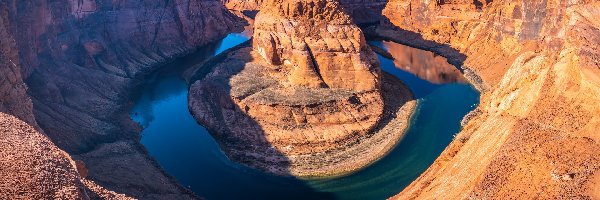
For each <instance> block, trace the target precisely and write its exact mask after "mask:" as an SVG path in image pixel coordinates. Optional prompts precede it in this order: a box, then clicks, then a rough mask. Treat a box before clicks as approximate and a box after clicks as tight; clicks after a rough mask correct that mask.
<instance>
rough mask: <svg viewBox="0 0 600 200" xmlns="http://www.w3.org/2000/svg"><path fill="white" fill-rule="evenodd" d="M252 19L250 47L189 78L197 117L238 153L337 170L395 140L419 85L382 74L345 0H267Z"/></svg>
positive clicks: (279, 170)
mask: <svg viewBox="0 0 600 200" xmlns="http://www.w3.org/2000/svg"><path fill="white" fill-rule="evenodd" d="M254 24H255V29H254V37H253V41H252V47H250V46H245V47H241V48H239V49H236V50H232V51H231V52H227V53H225V54H224V55H221V56H219V58H216V59H214V60H213V61H211V62H209V63H208V64H206V65H205V66H204V67H205V68H207V69H209V70H204V71H208V73H205V74H201V75H199V76H202V78H201V79H200V80H197V81H195V82H194V83H193V84H192V86H191V87H190V109H191V110H192V113H193V115H194V117H195V118H196V119H197V120H198V121H200V122H201V123H202V124H204V125H206V127H208V128H209V129H212V130H213V131H211V134H213V135H214V136H215V138H216V139H217V141H219V142H220V143H221V146H222V148H223V149H224V151H225V152H226V153H227V154H228V156H229V157H230V158H231V159H232V160H235V161H238V162H240V163H243V164H246V165H249V166H251V167H255V168H258V169H262V170H264V171H268V172H271V173H275V174H280V175H295V176H322V175H338V174H343V173H348V172H351V171H353V170H356V169H359V168H362V167H364V166H366V165H368V164H369V163H370V162H372V161H374V160H376V159H378V158H379V156H381V155H383V154H385V153H386V152H387V151H388V150H389V149H390V148H391V147H393V145H394V144H395V142H396V141H397V139H398V137H400V136H401V135H402V134H403V131H402V130H403V129H404V128H405V127H406V125H407V121H408V118H409V117H410V114H411V111H412V109H413V108H414V105H415V104H414V101H411V100H412V95H411V94H410V91H408V89H407V88H406V87H405V86H404V85H403V84H402V83H400V82H399V81H397V80H396V79H395V78H394V77H392V76H386V77H385V78H383V79H382V74H381V71H380V68H379V62H378V60H377V59H376V57H375V54H374V53H373V52H372V51H371V49H370V47H369V46H368V45H367V44H366V40H365V38H364V36H363V34H362V31H361V30H360V29H359V28H358V27H357V26H356V25H355V24H354V23H352V21H351V20H350V17H349V16H348V15H347V14H346V13H345V12H344V11H343V9H342V8H341V7H340V5H339V2H337V1H331V0H270V1H268V2H265V3H263V4H262V8H261V11H260V12H259V13H258V15H257V17H256V21H255V22H254ZM248 45H249V44H248ZM382 93H384V94H383V95H382ZM391 96H396V98H390V97H391ZM215 99H218V100H217V101H215ZM384 109H385V110H387V111H388V112H386V113H384V112H383V111H384ZM394 116H398V117H396V118H395V117H394ZM393 130H400V131H395V132H394V131H393Z"/></svg>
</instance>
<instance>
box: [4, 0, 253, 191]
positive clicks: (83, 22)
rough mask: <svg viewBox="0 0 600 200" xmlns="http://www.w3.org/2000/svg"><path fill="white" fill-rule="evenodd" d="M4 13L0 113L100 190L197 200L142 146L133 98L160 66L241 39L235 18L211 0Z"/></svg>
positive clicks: (87, 4)
mask: <svg viewBox="0 0 600 200" xmlns="http://www.w3.org/2000/svg"><path fill="white" fill-rule="evenodd" d="M0 8H1V11H2V12H1V13H2V20H1V22H2V24H1V28H0V42H1V44H0V46H1V48H2V52H1V53H2V55H1V56H0V65H1V66H0V89H1V90H0V102H1V103H0V111H3V112H9V113H10V114H13V115H15V116H17V117H19V118H20V119H23V120H25V121H26V122H27V123H29V124H31V125H33V126H37V125H36V122H37V124H39V127H40V128H41V130H43V132H44V133H45V134H46V135H47V136H48V138H49V139H51V140H52V141H53V142H54V143H55V144H56V145H57V146H58V147H60V148H61V149H63V150H65V151H66V152H68V153H71V154H72V155H76V156H75V157H78V159H81V160H83V161H84V163H86V168H87V171H88V172H89V173H88V178H90V179H91V180H94V181H96V182H98V183H99V184H101V185H102V186H104V187H106V188H109V189H111V190H114V191H117V192H119V193H126V194H130V195H132V196H134V197H136V198H169V199H173V198H193V195H191V193H190V192H188V191H187V190H186V189H184V188H183V187H180V186H178V184H177V183H176V182H175V181H174V180H172V179H171V178H170V177H168V176H166V175H165V174H164V173H162V172H161V170H160V169H159V168H158V167H157V164H156V163H155V162H154V161H153V160H152V159H151V158H149V157H148V156H147V155H146V153H145V151H144V150H143V148H142V147H141V146H140V144H139V143H138V138H139V135H138V132H139V127H138V125H137V124H135V123H134V122H133V121H131V119H130V118H129V115H128V112H129V109H128V107H129V106H130V97H131V96H132V93H133V91H134V89H135V87H136V86H137V84H138V83H139V82H140V81H141V80H142V79H143V77H144V75H145V74H148V73H150V72H152V71H154V70H155V69H156V68H157V67H158V66H160V65H162V64H164V63H165V62H167V61H170V60H172V59H173V58H175V57H177V56H181V55H184V54H186V53H190V52H192V51H194V50H196V49H197V48H201V47H203V46H205V45H206V44H209V43H211V42H214V41H216V40H218V39H220V38H222V37H224V36H225V35H226V34H228V33H230V32H231V31H233V30H238V29H240V30H241V26H240V25H241V24H240V23H239V18H237V17H235V16H234V15H232V14H231V13H229V12H228V11H227V10H226V9H225V8H224V7H223V6H222V5H221V4H220V2H219V1H216V0H214V1H213V0H209V1H195V0H175V1H160V0H150V1H138V0H129V1H104V0H80V1H46V0H42V1H35V2H34V1H2V2H0ZM8 22H10V23H8ZM23 82H25V84H27V86H28V88H27V87H26V86H25V84H24V83H23ZM26 92H27V93H28V95H27V94H26ZM28 96H29V97H28ZM29 99H31V100H29ZM31 103H33V107H32V104H31ZM32 108H33V109H32ZM32 111H33V112H32ZM34 116H35V119H34ZM41 130H40V131H41ZM123 144H125V145H123ZM106 146H110V147H113V146H118V147H122V146H127V148H126V149H127V150H128V151H123V152H121V153H113V150H114V149H115V148H105V147H106ZM117 149H118V148H117ZM84 153H85V155H77V154H84ZM90 155H94V156H90ZM104 155H110V156H109V158H107V157H104ZM123 160H127V161H128V162H125V163H124V162H122V161H123ZM100 163H101V164H100ZM105 171H110V173H104V172H105ZM132 172H135V174H136V175H135V176H131V174H132ZM121 177H128V179H124V178H121Z"/></svg>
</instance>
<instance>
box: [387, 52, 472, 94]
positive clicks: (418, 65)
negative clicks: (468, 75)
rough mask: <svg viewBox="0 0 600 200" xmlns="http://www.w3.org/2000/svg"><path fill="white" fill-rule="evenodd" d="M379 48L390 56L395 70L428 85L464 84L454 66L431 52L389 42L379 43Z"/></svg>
mask: <svg viewBox="0 0 600 200" xmlns="http://www.w3.org/2000/svg"><path fill="white" fill-rule="evenodd" d="M381 46H382V47H383V48H385V49H386V50H387V51H388V52H389V53H390V54H391V55H392V57H393V58H394V59H393V60H394V65H395V66H396V67H397V68H399V69H402V70H404V71H407V72H409V73H411V74H414V75H416V76H417V77H419V78H421V79H424V80H427V81H429V82H430V83H435V84H442V83H456V82H461V83H466V80H465V78H464V76H463V75H462V74H461V73H460V71H459V70H458V69H457V68H456V67H455V66H454V65H451V64H449V63H448V62H447V60H446V58H444V57H442V56H439V55H437V54H435V53H433V52H429V51H425V50H421V49H416V48H412V47H409V46H406V45H402V44H398V43H395V42H389V41H381Z"/></svg>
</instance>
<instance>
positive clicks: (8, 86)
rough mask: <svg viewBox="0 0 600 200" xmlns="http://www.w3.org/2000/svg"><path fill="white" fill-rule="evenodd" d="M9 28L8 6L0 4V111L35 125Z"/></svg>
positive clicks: (17, 52)
mask: <svg viewBox="0 0 600 200" xmlns="http://www.w3.org/2000/svg"><path fill="white" fill-rule="evenodd" d="M10 29H11V22H10V21H9V19H8V8H7V7H6V6H4V5H2V4H0V112H4V113H9V114H12V115H14V116H16V117H18V118H19V119H21V120H23V121H25V122H27V123H28V124H31V125H33V126H37V124H36V122H35V118H34V117H33V105H32V103H31V99H30V98H29V96H27V85H25V83H24V82H23V77H22V76H21V67H20V62H19V60H20V59H19V51H18V50H17V49H16V48H17V47H16V46H17V44H16V41H15V39H14V38H13V37H12V34H11V32H10V31H11V30H10Z"/></svg>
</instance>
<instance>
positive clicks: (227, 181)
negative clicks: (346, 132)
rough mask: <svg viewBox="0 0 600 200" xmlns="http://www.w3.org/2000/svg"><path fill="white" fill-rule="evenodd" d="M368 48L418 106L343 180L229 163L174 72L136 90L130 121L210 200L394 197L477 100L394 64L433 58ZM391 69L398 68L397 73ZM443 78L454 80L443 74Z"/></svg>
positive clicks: (468, 91) (463, 89)
mask: <svg viewBox="0 0 600 200" xmlns="http://www.w3.org/2000/svg"><path fill="white" fill-rule="evenodd" d="M246 40H247V37H246V36H244V35H242V34H231V35H229V36H227V37H226V38H225V39H223V41H222V42H221V43H219V44H218V45H216V47H214V49H208V50H207V51H208V53H205V54H208V55H216V54H219V53H221V52H222V51H224V50H226V49H229V48H231V47H233V46H236V45H238V44H240V43H243V42H244V41H246ZM370 43H371V44H372V45H376V46H379V47H382V48H384V49H387V50H388V51H390V53H391V55H393V56H394V58H397V59H396V62H394V61H393V60H390V59H388V58H384V57H382V56H379V60H380V61H381V67H382V68H383V70H384V71H386V72H388V73H391V74H393V75H395V76H396V77H398V78H400V79H401V80H403V81H404V82H405V83H406V84H407V85H408V86H409V87H410V88H411V90H412V91H413V92H414V94H415V96H416V97H417V98H418V105H417V110H416V112H415V114H414V116H413V118H412V119H411V124H410V127H409V129H408V132H407V133H406V135H405V136H404V137H403V138H402V141H400V142H399V144H398V146H396V147H395V148H394V149H393V150H392V151H391V152H390V153H389V154H388V155H387V156H385V157H384V158H382V159H381V160H379V161H377V162H376V163H374V164H372V165H371V166H369V167H367V168H365V169H363V170H361V171H358V172H356V173H354V174H351V175H348V176H345V177H338V178H333V179H321V180H297V179H293V178H283V177H275V176H271V175H267V174H264V173H261V172H259V171H256V170H253V169H250V168H247V167H244V166H240V165H238V164H235V163H232V162H231V161H229V160H228V159H227V157H226V156H225V155H224V154H223V153H222V152H221V150H220V149H219V146H218V145H217V143H216V142H215V141H214V139H213V138H212V137H211V136H210V135H209V134H208V132H207V130H206V129H205V128H204V127H202V126H201V125H199V124H198V123H196V120H195V119H194V118H193V117H192V116H191V114H190V112H189V110H188V105H187V92H188V86H187V85H186V83H185V81H183V80H182V79H181V78H180V73H179V72H180V71H178V70H168V69H167V70H164V71H163V72H157V74H155V75H154V76H152V78H150V79H149V80H148V81H147V82H146V83H145V85H144V86H143V87H142V88H143V89H142V90H141V91H140V96H139V97H138V98H137V100H136V102H135V105H134V108H133V109H132V111H131V116H132V118H133V119H134V120H135V121H136V122H138V123H140V124H141V125H142V126H143V127H144V130H143V131H142V141H141V142H142V144H143V145H144V146H145V147H146V148H147V150H148V152H149V153H150V155H151V156H153V157H154V158H155V159H156V160H157V161H158V162H159V164H160V165H161V166H162V167H163V168H164V169H165V171H166V172H167V173H168V174H170V175H171V176H173V177H175V178H176V179H177V180H178V181H179V182H180V183H181V184H182V185H184V186H185V187H189V188H190V189H191V190H192V191H194V192H195V193H196V194H197V195H198V196H200V197H203V198H206V199H209V200H210V199H266V198H278V199H279V198H285V199H384V198H387V197H389V196H391V195H394V194H397V193H399V192H400V191H401V190H402V189H403V188H404V187H406V186H407V185H408V184H410V182H412V181H413V180H414V179H416V178H417V177H418V176H419V174H421V173H422V172H423V171H425V170H426V169H427V167H428V166H429V165H430V164H431V163H432V162H433V161H434V160H435V158H436V157H437V156H438V155H439V154H440V153H441V152H442V151H443V150H444V148H445V147H446V146H447V145H448V144H449V143H450V141H451V140H452V138H453V136H454V134H456V133H458V132H459V130H460V120H461V119H462V117H463V116H464V115H465V114H467V113H468V112H469V111H471V110H472V109H474V108H475V106H476V105H477V104H478V102H479V93H478V92H477V91H476V90H475V89H473V87H471V86H470V85H467V84H465V83H462V81H460V80H462V79H461V78H456V79H452V78H450V79H449V78H448V77H446V78H444V77H445V76H446V75H441V80H443V81H439V80H440V76H439V75H436V76H431V75H427V76H424V75H423V71H426V74H427V73H429V72H428V71H432V69H435V66H431V65H432V64H431V63H436V62H410V63H412V65H411V66H410V67H411V69H412V70H408V69H407V68H406V66H404V65H406V62H398V60H400V58H402V59H406V58H410V57H415V56H417V57H418V58H428V57H427V56H431V55H425V53H429V52H426V51H420V50H419V51H407V50H406V48H410V47H405V46H397V45H399V44H395V43H390V42H383V41H371V42H370ZM407 54H410V55H407ZM415 54H416V55H415ZM421 54H422V55H421ZM429 54H430V53H429ZM200 56H205V57H207V55H202V54H201V55H197V56H196V57H194V58H185V59H184V60H185V61H182V62H176V63H175V64H174V65H180V66H179V67H180V68H185V67H186V65H192V64H194V63H197V62H198V60H202V59H203V58H200ZM438 59H439V58H438ZM190 60H191V61H190ZM426 60H427V59H426ZM395 63H396V64H398V65H403V66H399V67H396V65H395ZM402 63H404V64H402ZM418 65H427V66H426V67H427V68H428V69H427V70H415V68H417V67H419V66H418ZM176 68H177V67H176ZM433 71H434V72H435V73H442V72H439V71H440V70H433ZM442 71H444V70H442ZM413 73H414V74H413ZM443 73H453V72H447V70H445V71H444V72H443ZM415 74H416V75H415ZM451 75H452V74H451ZM419 77H421V78H419ZM429 77H437V79H436V80H433V79H430V78H429ZM427 79H430V80H427ZM448 80H450V81H448ZM453 80H456V81H453Z"/></svg>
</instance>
